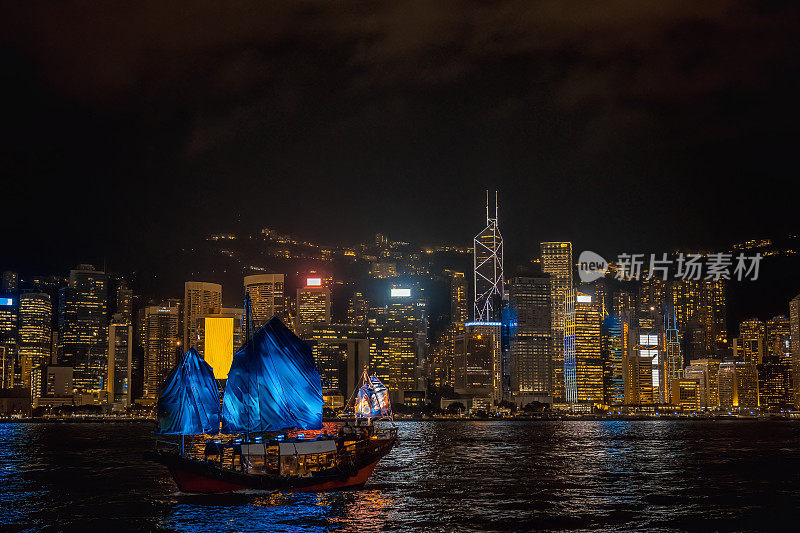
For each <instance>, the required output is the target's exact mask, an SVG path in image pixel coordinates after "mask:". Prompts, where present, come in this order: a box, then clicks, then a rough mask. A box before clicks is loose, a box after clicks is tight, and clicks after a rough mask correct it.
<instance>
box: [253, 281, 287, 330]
mask: <svg viewBox="0 0 800 533" xmlns="http://www.w3.org/2000/svg"><path fill="white" fill-rule="evenodd" d="M244 291H245V293H246V294H248V295H250V308H251V309H252V314H253V323H254V325H255V326H256V327H259V326H261V325H263V324H266V322H267V321H268V320H269V319H270V318H272V317H273V316H275V315H278V316H279V317H280V318H281V320H284V321H286V318H287V316H286V313H287V307H286V300H285V296H284V276H283V274H255V275H252V276H246V277H245V278H244Z"/></svg>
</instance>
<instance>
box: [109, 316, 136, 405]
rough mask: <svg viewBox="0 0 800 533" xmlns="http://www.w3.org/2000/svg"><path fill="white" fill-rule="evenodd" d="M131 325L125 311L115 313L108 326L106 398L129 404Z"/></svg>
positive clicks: (130, 388) (131, 360)
mask: <svg viewBox="0 0 800 533" xmlns="http://www.w3.org/2000/svg"><path fill="white" fill-rule="evenodd" d="M133 343H134V339H133V325H132V323H131V321H130V320H129V319H128V317H127V316H126V313H125V312H122V313H117V314H115V315H114V316H113V317H112V319H111V323H110V324H109V326H108V379H107V381H106V390H107V391H108V400H109V401H110V402H113V403H121V404H123V405H124V406H126V407H127V406H130V404H131V400H132V398H131V392H132V387H131V375H132V368H133Z"/></svg>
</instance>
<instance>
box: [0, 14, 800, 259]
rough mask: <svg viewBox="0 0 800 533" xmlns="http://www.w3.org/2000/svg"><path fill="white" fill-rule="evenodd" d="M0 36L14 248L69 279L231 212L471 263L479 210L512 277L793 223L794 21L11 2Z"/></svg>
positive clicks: (212, 224) (220, 223)
mask: <svg viewBox="0 0 800 533" xmlns="http://www.w3.org/2000/svg"><path fill="white" fill-rule="evenodd" d="M0 20H2V22H0V24H1V25H2V32H0V46H2V56H0V57H2V58H3V59H4V62H5V63H6V64H7V65H8V68H6V69H4V70H5V72H4V74H2V76H3V78H2V81H3V83H4V84H5V85H6V86H7V87H8V88H9V89H10V92H11V94H12V95H13V98H12V99H11V100H10V101H13V102H14V110H13V112H12V113H10V115H9V117H8V118H7V121H8V123H7V127H6V128H5V130H6V134H4V135H5V136H7V137H8V139H6V141H7V142H6V143H5V146H6V148H5V155H6V156H8V157H6V158H5V159H8V160H9V163H8V164H7V165H5V170H4V172H5V173H6V175H7V178H6V179H9V180H14V181H15V185H14V186H13V188H12V191H14V192H15V194H16V196H17V198H18V199H20V200H23V201H39V202H41V203H42V205H43V208H44V209H43V210H44V215H43V216H42V218H41V222H40V223H41V225H42V227H41V228H34V229H31V232H32V234H34V235H35V236H36V237H37V238H38V239H40V240H41V241H42V242H45V243H48V244H53V245H55V246H57V247H58V246H61V247H63V248H59V249H63V250H64V251H65V252H69V253H72V254H76V252H75V251H74V250H78V251H81V250H92V249H96V248H100V247H103V248H105V247H108V250H109V251H108V252H107V253H109V254H123V255H124V250H128V249H130V247H124V250H123V252H120V251H119V247H116V245H112V244H109V243H108V241H109V240H114V237H116V238H117V239H116V240H120V241H133V242H135V243H136V244H137V245H139V246H148V247H149V249H150V250H152V251H153V253H155V252H156V251H157V250H158V249H160V248H163V247H164V246H168V245H171V243H173V242H175V241H176V240H180V239H183V238H185V237H186V236H187V235H189V234H191V233H192V232H198V231H205V230H208V229H210V228H220V227H224V226H226V225H230V224H231V221H232V219H233V218H234V216H233V213H239V214H240V215H241V217H242V220H243V221H244V222H245V223H247V224H251V225H271V226H277V227H281V228H283V229H285V230H287V231H294V232H299V233H301V234H303V235H304V236H305V237H308V238H320V239H323V240H329V241H332V240H344V241H354V240H358V239H360V238H365V237H366V236H367V235H368V234H369V233H370V232H372V231H378V230H382V231H388V232H393V233H395V234H396V236H397V237H399V238H405V239H418V240H423V241H426V242H441V241H445V240H457V239H460V240H461V241H467V240H468V239H469V238H470V236H471V234H472V233H473V232H474V229H475V227H477V225H479V224H480V203H481V200H480V198H481V193H480V191H481V190H482V189H483V188H485V187H495V186H497V187H500V188H501V194H502V196H503V197H504V198H505V200H504V207H505V208H506V210H505V212H506V215H505V216H504V222H505V231H506V234H507V237H508V238H509V245H510V246H509V247H510V248H511V249H515V250H516V251H517V253H518V254H519V255H520V256H524V255H525V254H528V253H529V252H530V251H531V250H532V249H533V247H534V245H535V242H536V241H537V240H538V239H550V238H569V239H572V240H575V241H577V242H581V241H583V242H584V244H586V245H587V246H589V245H592V246H595V247H597V248H601V249H602V248H606V249H610V251H611V250H617V249H619V248H622V247H642V246H659V247H666V246H674V245H677V244H680V243H687V244H702V245H718V244H719V243H720V241H726V242H727V240H730V239H733V238H738V237H739V236H749V235H751V234H759V233H772V232H783V231H787V230H788V228H789V227H791V226H792V225H793V224H794V223H795V222H796V217H795V216H794V215H793V214H792V213H793V211H792V209H793V206H792V205H791V204H790V201H789V197H788V196H787V195H780V194H774V190H775V189H779V188H780V187H783V186H785V184H786V182H785V181H784V180H786V179H787V178H788V177H789V176H793V173H794V162H793V161H794V159H793V156H792V153H793V149H794V142H795V140H796V138H797V116H796V112H795V107H796V105H795V104H794V101H795V98H796V97H795V95H796V93H797V89H798V81H799V79H798V78H799V76H798V72H799V71H800V69H798V67H800V65H798V62H799V61H800V59H798V58H800V55H798V53H797V44H796V41H797V38H796V36H797V34H798V29H799V28H800V24H799V23H800V6H798V5H797V4H796V3H793V2H775V1H772V2H743V1H725V2H719V1H704V2H641V1H609V2H599V3H598V2H590V1H569V2H565V1H563V0H562V1H539V2H530V1H520V2H513V1H509V2H481V1H466V0H465V1H441V2H439V1H437V2H429V1H420V2H372V1H363V2H322V1H312V2H302V1H301V2H234V3H218V2H185V3H184V2H136V3H90V2H30V3H19V2H5V3H3V4H2V7H1V8H0ZM45 179H57V180H59V181H60V183H61V184H60V185H57V186H55V188H53V189H51V190H50V191H47V192H42V190H41V189H32V188H31V184H32V183H35V182H37V180H45ZM753 180H758V183H759V184H761V185H762V187H758V188H756V190H754V191H750V192H749V194H748V201H749V205H750V208H749V209H737V208H736V207H735V206H736V205H737V203H739V202H741V201H742V197H741V194H742V193H741V191H742V185H740V184H742V183H753ZM75 183H80V184H82V185H81V186H80V187H78V189H80V188H81V187H82V188H83V190H92V191H93V195H94V198H95V201H96V202H98V203H100V204H101V205H102V206H103V207H102V208H100V209H99V212H98V215H97V216H98V217H99V218H102V219H103V222H99V221H97V222H96V221H95V220H94V219H90V218H88V217H85V216H76V217H67V218H68V220H67V221H66V222H65V221H64V210H63V209H64V203H65V202H67V201H69V200H72V201H78V202H83V201H91V199H90V198H84V197H83V196H81V195H80V194H79V193H77V192H75V191H76V187H75V186H74V184H75ZM21 203H24V202H21ZM198 207H199V208H200V209H202V216H200V217H198V218H197V220H196V221H195V223H193V224H186V223H185V221H186V220H187V217H190V216H192V214H193V213H194V211H192V209H193V208H198ZM15 209H16V210H17V211H15V213H14V214H15V216H19V215H22V214H23V213H24V209H23V208H21V207H18V208H15ZM300 212H302V213H303V216H298V213H300ZM120 213H124V216H119V214H120ZM108 220H110V221H111V222H110V223H109V222H108ZM87 224H88V225H89V226H90V227H91V228H90V229H88V230H87V229H86V226H87ZM56 225H58V226H59V227H61V228H63V229H64V230H69V231H66V233H67V234H69V238H64V237H60V238H58V239H55V238H53V237H52V236H51V235H50V233H52V230H51V228H53V227H54V226H56ZM143 228H145V229H146V228H151V229H152V228H158V229H159V230H160V232H159V235H161V237H153V236H152V235H153V234H152V232H151V233H146V235H148V237H146V238H145V237H143V236H142V235H143V233H142V232H143ZM698 228H699V229H698ZM745 234H746V235H745ZM78 235H83V237H79V236H78ZM29 241H30V235H27V234H25V233H24V232H22V233H20V237H18V238H16V240H14V241H13V242H12V244H13V245H14V246H15V247H16V248H17V249H18V251H19V254H20V255H26V254H34V255H36V252H32V251H31V250H30V249H29V248H28V245H27V243H28V242H29ZM52 241H57V242H56V243H53V242H52ZM151 241H154V242H151ZM65 242H70V243H72V244H71V246H72V248H70V247H68V246H67V244H64V243H65ZM76 243H78V244H76ZM594 243H596V244H594ZM73 248H74V250H73ZM41 255H44V254H40V255H39V258H40V259H41ZM21 261H24V259H23V260H21Z"/></svg>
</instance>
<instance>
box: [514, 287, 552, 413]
mask: <svg viewBox="0 0 800 533" xmlns="http://www.w3.org/2000/svg"><path fill="white" fill-rule="evenodd" d="M508 295H509V312H510V339H509V344H510V346H509V351H510V366H511V369H510V370H511V393H512V395H513V397H514V401H515V402H516V403H517V404H518V405H521V406H524V405H527V404H528V403H530V402H533V401H538V402H542V403H548V404H549V403H552V402H553V368H552V364H553V357H552V350H553V340H552V337H551V329H550V320H551V313H550V276H548V275H546V274H543V275H538V276H519V277H515V278H512V279H511V281H510V283H509V291H508Z"/></svg>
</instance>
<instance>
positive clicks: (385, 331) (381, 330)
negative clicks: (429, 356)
mask: <svg viewBox="0 0 800 533" xmlns="http://www.w3.org/2000/svg"><path fill="white" fill-rule="evenodd" d="M368 335H369V337H368V338H369V368H370V372H372V373H374V374H376V375H377V376H378V378H379V379H380V380H381V381H382V382H383V383H384V384H385V385H386V386H387V387H388V388H389V392H390V394H391V396H392V401H393V402H402V401H403V391H410V390H416V389H417V377H418V376H417V360H418V357H417V332H416V329H415V328H413V327H409V326H372V327H370V328H369V333H368Z"/></svg>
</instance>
